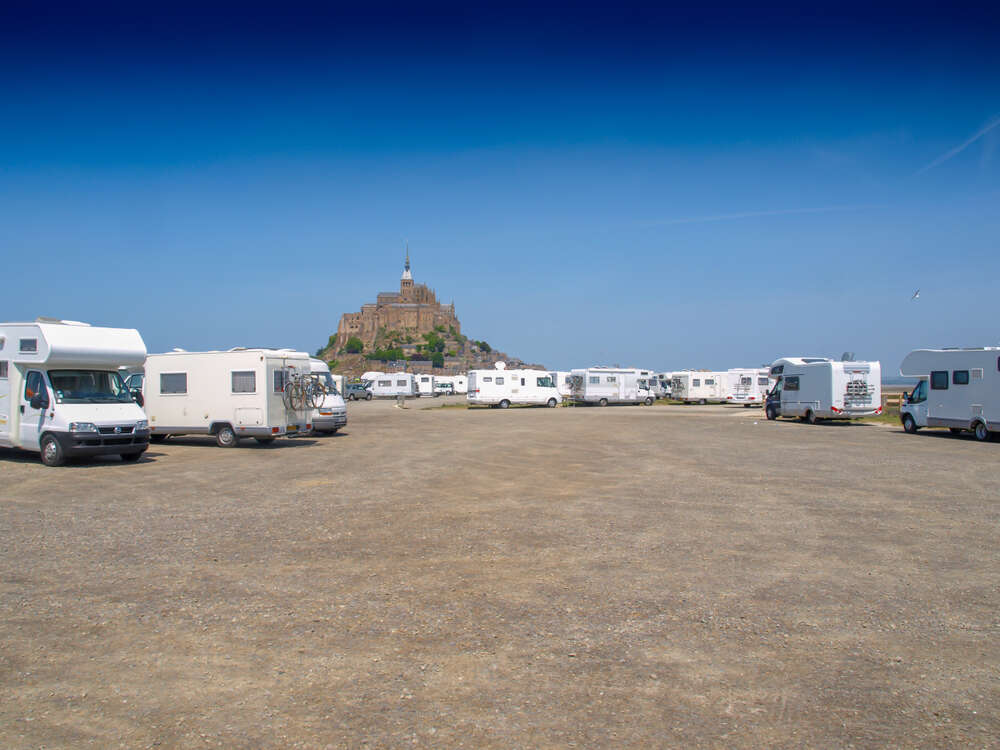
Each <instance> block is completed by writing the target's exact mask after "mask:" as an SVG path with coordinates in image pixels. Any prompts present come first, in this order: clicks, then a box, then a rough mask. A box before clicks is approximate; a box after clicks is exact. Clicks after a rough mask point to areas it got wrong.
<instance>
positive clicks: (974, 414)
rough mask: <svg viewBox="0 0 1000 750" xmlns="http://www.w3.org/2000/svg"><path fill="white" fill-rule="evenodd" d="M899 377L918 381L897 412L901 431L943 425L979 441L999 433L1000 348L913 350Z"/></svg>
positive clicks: (907, 356) (902, 366)
mask: <svg viewBox="0 0 1000 750" xmlns="http://www.w3.org/2000/svg"><path fill="white" fill-rule="evenodd" d="M899 374H900V375H903V376H904V377H916V378H920V382H919V383H917V386H916V387H915V388H914V389H913V392H912V393H910V394H908V395H907V396H906V397H905V398H904V401H903V405H902V407H901V408H900V415H899V416H900V419H901V420H902V422H903V428H904V429H905V430H906V431H907V432H910V433H913V432H916V431H917V430H918V429H920V428H921V427H948V428H950V429H951V431H952V432H955V433H958V432H962V431H963V430H972V432H973V433H975V436H976V439H977V440H982V441H986V440H989V439H990V438H991V437H993V434H994V433H995V432H1000V348H998V347H994V346H990V347H982V348H980V349H917V350H915V351H912V352H910V353H909V354H907V355H906V357H905V358H904V359H903V364H901V365H900V367H899Z"/></svg>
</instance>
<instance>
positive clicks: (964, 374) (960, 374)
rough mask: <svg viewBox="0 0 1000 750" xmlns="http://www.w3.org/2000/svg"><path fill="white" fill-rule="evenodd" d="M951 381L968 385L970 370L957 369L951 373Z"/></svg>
mask: <svg viewBox="0 0 1000 750" xmlns="http://www.w3.org/2000/svg"><path fill="white" fill-rule="evenodd" d="M951 382H952V383H954V384H955V385H968V384H969V371H968V370H955V372H953V373H952V374H951Z"/></svg>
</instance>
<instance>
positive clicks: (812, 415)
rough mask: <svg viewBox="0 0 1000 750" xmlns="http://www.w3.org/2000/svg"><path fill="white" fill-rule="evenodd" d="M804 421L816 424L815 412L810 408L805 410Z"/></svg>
mask: <svg viewBox="0 0 1000 750" xmlns="http://www.w3.org/2000/svg"><path fill="white" fill-rule="evenodd" d="M806 421H807V422H808V423H809V424H816V412H814V411H813V410H812V409H810V410H809V411H807V412H806Z"/></svg>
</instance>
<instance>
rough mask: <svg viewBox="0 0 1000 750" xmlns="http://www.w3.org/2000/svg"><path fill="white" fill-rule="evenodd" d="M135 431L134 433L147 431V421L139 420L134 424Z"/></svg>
mask: <svg viewBox="0 0 1000 750" xmlns="http://www.w3.org/2000/svg"><path fill="white" fill-rule="evenodd" d="M135 429H136V432H138V431H139V430H148V429H149V420H148V419H140V420H139V421H138V422H136V423H135Z"/></svg>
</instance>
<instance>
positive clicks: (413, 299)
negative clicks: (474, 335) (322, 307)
mask: <svg viewBox="0 0 1000 750" xmlns="http://www.w3.org/2000/svg"><path fill="white" fill-rule="evenodd" d="M435 326H444V328H445V331H448V329H449V328H454V329H455V332H456V333H461V331H462V328H461V324H460V323H459V322H458V318H457V317H455V303H454V302H452V303H451V304H450V305H442V304H441V303H439V302H438V301H437V297H436V296H435V294H434V292H433V291H432V290H431V289H429V288H428V287H427V286H425V285H424V284H414V283H413V275H412V274H411V273H410V252H409V250H407V251H406V265H405V267H404V269H403V275H402V277H401V278H400V280H399V291H398V292H379V295H378V300H377V301H376V302H375V303H368V304H366V305H362V306H361V312H356V313H344V314H343V315H342V316H341V317H340V325H338V326H337V339H336V342H335V346H336V347H338V348H339V347H342V346H344V344H346V343H347V340H348V339H349V338H351V336H357V337H358V338H359V339H361V341H362V342H364V344H365V346H366V347H371V346H374V344H375V337H376V336H377V335H378V332H379V330H381V329H382V328H385V329H387V330H390V331H393V330H395V331H408V332H413V333H415V334H416V335H418V336H419V335H420V334H422V333H429V332H430V331H433V330H434V327H435Z"/></svg>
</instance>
